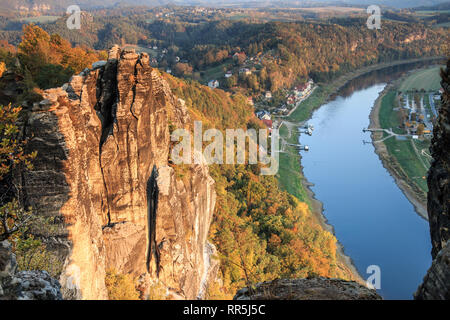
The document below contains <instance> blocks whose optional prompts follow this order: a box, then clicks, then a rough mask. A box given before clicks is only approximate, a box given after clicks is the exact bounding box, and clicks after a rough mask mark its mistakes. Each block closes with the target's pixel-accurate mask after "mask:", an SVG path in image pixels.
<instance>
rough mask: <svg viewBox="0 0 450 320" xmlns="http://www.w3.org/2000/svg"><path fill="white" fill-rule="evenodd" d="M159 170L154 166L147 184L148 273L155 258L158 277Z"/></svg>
mask: <svg viewBox="0 0 450 320" xmlns="http://www.w3.org/2000/svg"><path fill="white" fill-rule="evenodd" d="M157 178H158V170H157V168H156V166H153V170H152V174H151V176H150V178H149V179H148V182H147V210H148V216H147V218H148V251H147V271H148V272H150V263H151V261H152V257H153V255H154V256H155V264H156V276H157V277H159V271H160V252H159V247H158V245H157V243H156V212H157V210H158V195H159V188H158V182H157Z"/></svg>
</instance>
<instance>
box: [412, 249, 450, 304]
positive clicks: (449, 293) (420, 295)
mask: <svg viewBox="0 0 450 320" xmlns="http://www.w3.org/2000/svg"><path fill="white" fill-rule="evenodd" d="M414 297H415V298H416V299H417V300H450V241H449V242H448V243H447V245H446V246H445V247H444V248H443V249H442V250H441V251H439V253H438V255H437V256H436V258H435V259H434V260H433V263H432V265H431V268H430V269H429V270H428V272H427V274H426V276H425V278H424V279H423V283H422V285H421V286H420V287H419V289H417V292H416V293H415V295H414Z"/></svg>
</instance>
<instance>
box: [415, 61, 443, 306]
mask: <svg viewBox="0 0 450 320" xmlns="http://www.w3.org/2000/svg"><path fill="white" fill-rule="evenodd" d="M441 75H442V81H441V85H442V88H443V89H444V93H443V94H442V99H441V109H440V110H439V118H438V121H437V124H436V126H435V128H434V137H433V141H432V145H431V152H432V156H433V161H432V163H431V168H430V171H429V173H428V189H429V192H428V216H429V222H430V232H431V242H432V245H433V249H432V253H431V254H432V257H433V259H434V261H433V264H432V266H431V268H430V270H428V273H427V275H426V276H425V278H424V282H423V284H422V285H421V286H420V287H419V289H418V290H417V292H416V294H415V298H416V299H450V246H449V240H450V230H449V228H450V60H449V61H448V62H447V69H446V70H445V71H444V72H442V74H441Z"/></svg>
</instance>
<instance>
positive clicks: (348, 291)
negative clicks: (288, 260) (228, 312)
mask: <svg viewBox="0 0 450 320" xmlns="http://www.w3.org/2000/svg"><path fill="white" fill-rule="evenodd" d="M234 300H381V297H380V296H379V295H378V294H377V293H376V291H375V290H371V289H368V288H366V287H364V286H362V285H360V284H358V283H356V282H354V281H344V280H338V279H327V278H309V279H283V280H274V281H270V282H264V283H259V284H257V285H256V286H255V288H253V289H252V291H250V290H249V289H248V288H244V289H241V290H239V291H238V292H237V293H236V295H235V297H234Z"/></svg>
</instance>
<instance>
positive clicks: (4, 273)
mask: <svg viewBox="0 0 450 320" xmlns="http://www.w3.org/2000/svg"><path fill="white" fill-rule="evenodd" d="M60 289H61V285H60V284H59V282H58V281H57V280H55V279H53V278H52V277H50V275H49V274H48V273H47V272H45V271H21V272H17V263H16V256H15V255H14V253H12V252H11V245H10V244H9V243H8V242H7V241H3V242H0V300H61V299H62V295H61V290H60Z"/></svg>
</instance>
